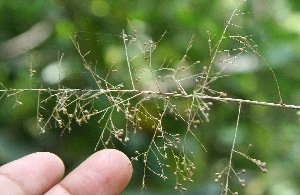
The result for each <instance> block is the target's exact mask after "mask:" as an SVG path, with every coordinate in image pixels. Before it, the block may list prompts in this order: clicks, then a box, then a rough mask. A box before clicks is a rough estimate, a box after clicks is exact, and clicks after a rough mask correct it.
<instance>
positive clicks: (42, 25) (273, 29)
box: [0, 0, 300, 195]
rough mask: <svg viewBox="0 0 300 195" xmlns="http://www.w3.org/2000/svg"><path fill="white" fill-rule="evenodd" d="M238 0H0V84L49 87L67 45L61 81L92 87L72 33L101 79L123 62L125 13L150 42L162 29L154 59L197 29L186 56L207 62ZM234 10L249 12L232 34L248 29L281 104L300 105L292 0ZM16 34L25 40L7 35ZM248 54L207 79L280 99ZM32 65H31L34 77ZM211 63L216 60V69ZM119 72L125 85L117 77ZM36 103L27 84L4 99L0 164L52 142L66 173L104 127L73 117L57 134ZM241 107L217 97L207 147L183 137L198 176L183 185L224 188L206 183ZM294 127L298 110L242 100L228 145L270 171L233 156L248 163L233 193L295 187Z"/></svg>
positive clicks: (204, 132) (183, 44) (296, 10)
mask: <svg viewBox="0 0 300 195" xmlns="http://www.w3.org/2000/svg"><path fill="white" fill-rule="evenodd" d="M238 3H239V1H238V0H226V1H225V0H211V1H207V0H173V1H157V0H152V1H142V0H136V1H124V0H118V1H116V0H110V1H105V0H84V1H79V0H73V1H66V0H51V1H39V0H32V1H27V0H26V1H24V0H14V1H4V0H2V1H0V26H1V28H0V82H1V83H2V84H3V86H5V87H6V88H29V87H30V85H31V87H32V88H40V87H41V86H42V87H45V88H48V87H51V88H57V87H58V84H57V82H55V79H54V80H53V78H54V77H56V76H55V75H57V74H56V73H57V72H56V71H57V70H56V69H55V68H53V67H55V65H57V62H58V60H59V58H60V56H61V55H62V53H63V54H64V56H63V60H62V64H61V66H62V69H63V73H62V75H63V80H62V82H61V85H63V86H65V87H66V88H92V87H95V84H94V83H93V80H92V79H91V78H90V76H89V74H88V73H87V72H86V70H84V68H83V66H82V60H81V59H80V56H79V55H78V53H77V52H76V49H75V47H74V45H73V43H72V41H71V39H70V36H72V35H74V33H75V32H77V35H78V39H77V40H78V41H79V43H80V47H81V49H82V50H83V51H86V52H87V51H90V54H89V55H88V56H87V60H88V61H89V62H92V63H93V64H96V66H97V69H98V70H101V71H100V75H101V76H105V74H106V73H105V71H107V70H108V69H109V68H110V66H111V65H112V64H113V62H115V61H117V62H119V63H122V62H123V64H124V66H125V67H126V63H125V61H124V59H125V55H124V46H123V40H122V39H121V38H120V35H121V32H122V29H125V30H126V31H130V30H131V28H130V25H129V24H128V20H129V21H130V23H131V25H132V26H133V27H134V28H135V29H137V32H138V33H139V34H140V35H142V36H143V37H145V38H146V39H147V38H148V39H152V40H154V41H158V40H159V39H160V38H161V36H162V34H163V33H164V32H165V31H166V30H167V33H166V35H165V36H164V37H163V39H162V41H161V43H160V44H159V45H158V48H159V52H157V53H156V55H155V56H154V57H153V58H155V62H158V63H160V64H161V63H162V62H163V60H164V59H165V58H168V59H173V60H174V61H178V60H180V59H181V58H182V56H183V55H184V54H185V51H186V48H187V46H188V43H189V41H190V39H191V37H192V36H193V35H195V37H194V42H193V47H192V49H191V50H190V52H189V53H188V57H189V60H190V61H197V60H200V61H201V64H200V65H201V69H202V67H203V66H204V65H207V63H208V62H209V59H210V58H209V48H208V42H207V40H208V34H207V31H210V33H211V35H215V38H214V39H213V41H214V43H216V41H217V40H218V37H219V36H220V34H221V33H222V32H223V30H224V27H225V25H226V20H227V19H228V18H229V17H230V15H231V13H232V11H233V9H234V8H235V7H236V6H237V5H238ZM239 9H241V12H243V13H247V14H245V15H241V16H239V17H237V18H238V19H237V20H234V21H233V22H234V23H235V22H236V23H235V24H237V25H239V26H242V27H243V28H239V27H237V26H230V28H229V30H228V35H252V37H251V38H252V39H253V40H254V41H255V44H257V50H258V52H259V53H260V54H261V56H263V57H264V58H265V59H266V61H267V62H268V63H269V64H270V66H271V67H272V69H273V70H274V72H275V74H276V75H277V78H278V81H279V85H280V88H281V93H282V97H283V101H284V103H286V104H294V105H300V89H299V83H300V68H299V62H300V57H299V56H300V2H299V1H297V0H265V1H260V0H251V1H247V2H246V3H245V4H244V5H243V6H242V7H240V8H239ZM248 12H249V13H248ZM24 37H26V39H24V40H25V42H18V43H19V44H18V45H14V44H13V43H15V42H14V41H15V40H17V39H18V38H19V39H20V38H24ZM236 44H237V43H236V42H234V41H228V40H226V41H224V43H223V44H222V45H221V50H222V48H223V49H224V50H226V49H234V48H236V47H237V46H236ZM249 53H251V52H250V51H249ZM249 55H250V54H249ZM250 56H251V55H250ZM244 57H245V56H239V57H238V58H237V60H238V59H240V60H241V61H239V62H241V64H239V65H237V66H234V65H233V66H234V67H233V68H228V70H227V72H226V71H225V72H224V74H226V75H229V76H227V77H224V78H220V79H219V80H217V81H216V82H214V83H213V84H212V88H213V89H217V90H222V91H224V92H226V93H227V94H228V97H233V98H242V99H250V100H258V101H267V102H275V103H277V102H278V101H279V100H278V93H277V91H276V90H277V89H276V84H275V82H274V77H273V76H272V74H271V72H270V71H269V69H268V67H267V66H266V65H265V64H263V62H262V61H261V60H259V59H257V58H255V57H254V59H251V60H254V61H251V60H250V62H249V60H248V61H247V60H246V61H245V58H244ZM243 62H245V63H246V62H247V63H246V64H243ZM160 64H158V65H159V66H160ZM243 65H246V66H245V67H244V66H243ZM30 67H33V69H34V70H36V74H34V76H33V77H32V78H31V79H30V76H29V75H30V72H29V70H30ZM125 70H126V69H125ZM217 71H218V67H217V66H216V67H214V72H217ZM51 72H52V73H53V74H54V76H53V75H52V76H51V74H50V73H51ZM49 74H50V77H47V76H46V75H49ZM120 80H122V82H123V79H122V78H120ZM116 82H120V81H118V80H117V81H116ZM125 84H126V83H125ZM3 86H1V88H3ZM2 94H3V93H2ZM2 94H1V95H2ZM17 101H20V102H22V105H16V102H17ZM36 106H37V94H36V93H33V92H24V93H20V94H18V95H17V96H10V97H7V96H6V95H5V96H3V97H2V98H1V100H0V164H4V163H7V162H9V161H12V160H14V159H17V158H19V157H22V156H24V155H26V154H29V153H32V152H36V151H50V152H54V153H55V154H57V155H58V156H60V157H61V158H62V159H63V161H64V162H65V164H66V167H67V172H69V171H70V170H72V169H74V168H75V167H76V166H77V165H78V164H79V163H81V162H82V161H83V160H84V159H85V158H87V157H88V156H89V155H90V154H92V153H93V152H94V147H95V145H96V143H97V141H98V138H99V135H100V133H101V130H100V128H99V127H98V126H97V123H96V121H95V123H93V122H89V123H88V124H85V125H82V126H78V125H74V126H73V128H72V131H71V133H64V134H63V135H62V136H61V130H60V129H55V128H53V129H48V130H47V132H46V133H44V134H40V130H39V129H37V127H36ZM49 109H50V108H49ZM49 112H51V110H50V111H49ZM237 114H238V105H237V104H235V103H223V102H214V104H213V106H212V107H211V111H210V122H209V123H202V124H201V125H199V127H198V130H197V131H194V133H195V134H196V136H197V137H198V139H199V140H200V141H201V143H202V144H203V145H204V146H205V148H206V149H207V152H205V151H204V149H203V148H202V146H201V145H200V144H199V143H198V142H197V141H196V140H191V144H192V145H193V148H192V149H193V151H194V153H195V157H194V158H193V161H194V162H195V166H196V170H195V172H194V176H193V180H194V182H193V183H187V184H186V187H187V188H188V191H187V192H186V194H219V193H220V191H221V189H222V187H220V186H219V184H217V183H215V182H214V179H215V176H214V174H215V173H216V172H220V171H222V170H223V168H225V166H226V165H227V164H226V163H228V158H229V154H230V149H231V144H232V139H233V135H234V129H235V123H236V119H237ZM168 123H169V124H167V126H172V124H173V123H174V121H173V120H172V117H170V119H168ZM172 128H174V129H171V130H170V131H176V127H172ZM299 130H300V116H299V113H298V114H297V111H295V110H288V109H280V108H268V107H260V106H253V105H244V106H243V107H242V112H241V119H240V126H239V132H238V137H237V143H236V149H237V150H239V151H241V152H246V151H247V149H248V145H249V144H252V147H251V148H250V149H249V150H248V151H247V155H249V156H251V157H253V158H256V159H260V160H262V161H264V162H266V163H267V169H268V173H267V174H264V173H262V172H261V171H260V169H259V168H258V167H257V166H255V165H254V163H252V162H250V161H248V160H245V158H243V157H241V156H238V155H235V157H234V160H233V167H234V168H235V170H236V171H239V170H241V169H246V170H247V172H246V173H245V174H243V175H241V177H242V178H244V179H245V180H246V186H245V187H241V186H240V185H239V184H238V182H237V180H236V178H234V177H232V180H231V184H230V185H231V186H232V190H233V191H236V190H237V191H239V192H240V194H274V195H275V194H289V195H292V194H299V193H300V185H299V182H300V155H299V154H300V131H299ZM144 139H151V133H149V132H141V133H140V134H138V135H135V136H134V138H133V140H134V141H133V143H131V144H128V146H127V147H126V146H123V145H121V144H120V145H119V146H118V149H119V150H121V151H124V152H125V153H126V154H127V155H128V156H131V155H132V154H133V151H135V150H137V149H140V148H145V147H147V146H146V145H144V144H145V141H144ZM146 143H147V142H146ZM98 149H101V148H98ZM133 166H134V175H133V178H132V180H131V182H130V184H129V186H128V187H127V188H126V190H125V192H124V194H137V193H140V189H141V183H142V166H143V163H142V162H135V163H134V164H133ZM147 178H148V180H146V182H147V181H148V183H147V189H146V191H145V194H153V193H155V194H172V193H178V194H180V192H179V191H175V190H174V185H175V181H174V178H173V177H172V175H170V176H169V178H170V179H169V180H167V181H165V182H163V181H162V179H161V178H159V177H157V176H155V175H154V174H151V173H148V175H147Z"/></svg>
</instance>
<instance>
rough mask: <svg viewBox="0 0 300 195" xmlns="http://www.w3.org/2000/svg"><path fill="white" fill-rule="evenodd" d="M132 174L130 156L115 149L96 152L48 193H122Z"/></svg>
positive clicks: (48, 194)
mask: <svg viewBox="0 0 300 195" xmlns="http://www.w3.org/2000/svg"><path fill="white" fill-rule="evenodd" d="M131 175H132V166H131V163H130V161H129V159H128V157H127V156H126V155H125V154H124V153H122V152H120V151H118V150H115V149H104V150H101V151H99V152H96V153H94V154H93V155H92V156H90V157H89V158H88V159H87V160H85V161H84V162H83V163H82V164H80V165H79V166H78V167H77V168H76V169H75V170H73V171H72V172H71V173H70V174H69V175H67V176H66V177H65V178H64V179H63V180H62V181H61V182H60V183H58V184H57V185H56V186H54V187H53V188H52V189H51V190H50V191H48V192H47V193H46V194H47V195H51V194H60V195H65V194H85V195H89V194H91V195H92V194H93V195H94V194H107V195H109V194H111V195H112V194H120V193H121V192H122V191H123V190H124V188H125V187H126V185H127V184H128V182H129V180H130V178H131Z"/></svg>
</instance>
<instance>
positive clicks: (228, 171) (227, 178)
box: [225, 102, 242, 195]
mask: <svg viewBox="0 0 300 195" xmlns="http://www.w3.org/2000/svg"><path fill="white" fill-rule="evenodd" d="M241 108H242V102H240V104H239V113H238V118H237V120H236V127H235V132H234V138H233V142H232V148H231V152H230V158H229V164H228V167H227V168H228V170H227V177H226V184H225V195H227V193H228V184H229V175H230V172H231V164H232V156H233V152H234V146H235V140H236V136H237V131H238V126H239V121H240V114H241Z"/></svg>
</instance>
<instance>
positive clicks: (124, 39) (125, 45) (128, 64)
mask: <svg viewBox="0 0 300 195" xmlns="http://www.w3.org/2000/svg"><path fill="white" fill-rule="evenodd" d="M126 36H127V35H126V34H125V32H124V29H123V31H122V37H123V42H124V47H125V55H126V61H127V67H128V71H129V76H130V80H131V85H132V89H133V90H135V87H134V83H133V78H132V74H131V67H130V62H129V57H128V48H127V44H126V40H127V38H126Z"/></svg>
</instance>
